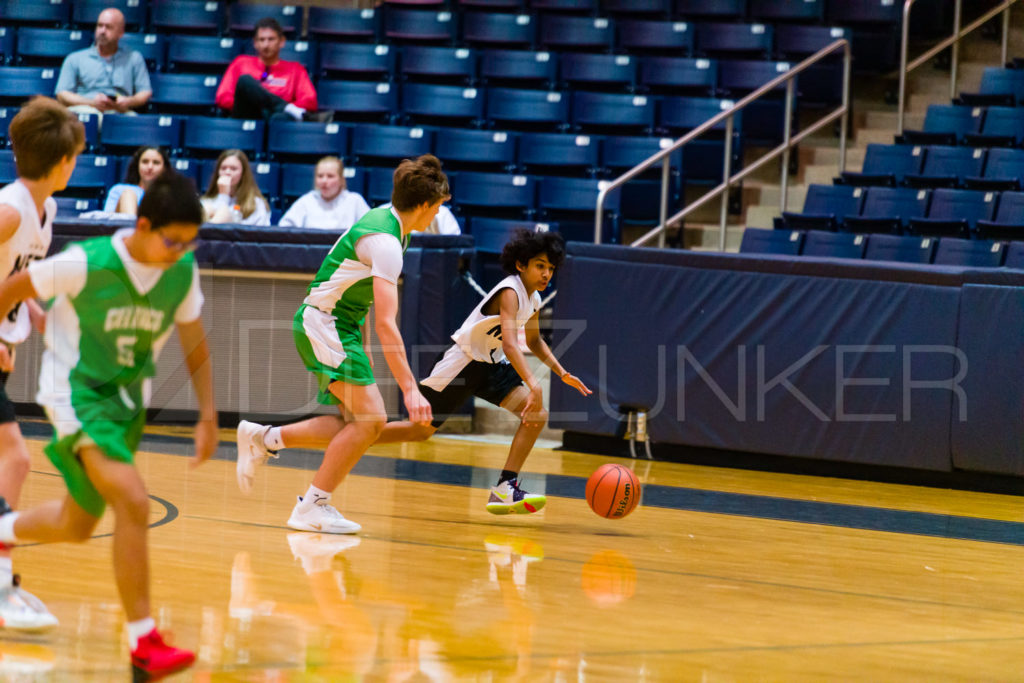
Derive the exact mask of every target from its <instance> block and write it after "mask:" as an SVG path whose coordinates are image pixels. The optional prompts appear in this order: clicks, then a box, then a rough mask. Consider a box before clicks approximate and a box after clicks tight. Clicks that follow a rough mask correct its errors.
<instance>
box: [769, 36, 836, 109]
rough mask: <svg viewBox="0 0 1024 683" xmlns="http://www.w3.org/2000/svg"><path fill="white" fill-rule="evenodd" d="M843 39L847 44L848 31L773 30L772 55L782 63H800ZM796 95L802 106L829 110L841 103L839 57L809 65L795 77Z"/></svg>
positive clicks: (834, 54) (834, 56)
mask: <svg viewBox="0 0 1024 683" xmlns="http://www.w3.org/2000/svg"><path fill="white" fill-rule="evenodd" d="M840 38H844V39H846V40H849V39H850V38H851V32H850V30H849V29H845V28H839V27H829V26H805V25H802V24H777V25H776V26H775V52H776V53H777V54H778V56H779V57H782V58H783V59H790V60H793V61H798V60H803V59H805V58H806V57H808V56H810V55H812V54H814V53H815V52H817V51H818V50H821V49H822V48H824V47H826V46H827V45H829V44H831V43H833V42H835V41H836V40H839V39H840ZM797 91H798V92H799V94H800V104H801V106H814V107H822V106H831V105H836V104H838V103H840V102H842V99H843V61H842V54H841V53H839V52H836V53H833V56H832V57H829V58H826V59H825V60H823V61H821V62H818V63H817V64H812V65H811V66H810V67H808V68H807V69H805V70H804V71H803V72H802V73H801V74H800V75H799V76H798V77H797Z"/></svg>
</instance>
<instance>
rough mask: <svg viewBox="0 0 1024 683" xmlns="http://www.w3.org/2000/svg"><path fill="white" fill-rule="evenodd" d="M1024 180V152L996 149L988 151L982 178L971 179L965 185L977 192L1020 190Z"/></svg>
mask: <svg viewBox="0 0 1024 683" xmlns="http://www.w3.org/2000/svg"><path fill="white" fill-rule="evenodd" d="M1022 179H1024V150H1021V149H1004V148H1001V147H996V148H993V149H990V150H989V151H988V156H987V159H986V160H985V171H984V172H983V174H982V176H981V177H980V178H974V177H969V178H965V179H964V184H965V185H966V186H967V187H968V188H971V189H976V190H1019V189H1021V180H1022Z"/></svg>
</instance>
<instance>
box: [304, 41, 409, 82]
mask: <svg viewBox="0 0 1024 683" xmlns="http://www.w3.org/2000/svg"><path fill="white" fill-rule="evenodd" d="M397 57H398V51H397V50H395V49H393V48H392V47H391V46H390V45H372V44H366V43H321V44H320V71H321V72H322V73H323V74H324V75H327V76H344V77H345V78H347V79H353V78H358V79H361V80H373V81H380V80H389V79H390V78H391V77H392V75H393V74H394V73H395V72H396V71H397V69H396V68H395V65H396V60H397Z"/></svg>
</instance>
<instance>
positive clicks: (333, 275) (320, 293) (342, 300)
mask: <svg viewBox="0 0 1024 683" xmlns="http://www.w3.org/2000/svg"><path fill="white" fill-rule="evenodd" d="M377 234H381V235H385V236H387V235H390V236H391V237H394V238H395V242H394V246H396V247H398V250H399V251H398V257H399V258H398V262H397V270H396V268H395V267H394V265H395V262H394V259H391V260H388V259H385V258H373V257H371V258H367V257H365V256H363V257H362V258H361V256H362V249H360V253H357V246H356V243H357V242H359V240H360V239H362V238H363V237H370V236H374V235H377ZM374 239H376V238H375V237H374ZM385 243H386V240H385ZM401 248H402V227H401V223H400V222H399V220H398V216H397V215H396V214H395V212H394V210H393V209H387V208H379V209H372V210H371V211H369V212H368V213H367V214H366V215H365V216H363V217H362V218H361V219H359V221H358V222H357V223H356V224H355V225H353V226H352V227H351V228H349V230H348V231H347V232H346V233H345V234H344V235H342V236H341V237H339V238H338V241H337V242H335V243H334V246H333V247H331V251H330V253H328V254H327V258H325V259H324V262H323V264H321V266H320V269H319V270H318V271H317V273H316V277H315V278H313V282H312V283H311V284H310V285H309V289H308V290H307V291H306V298H305V299H304V300H303V303H304V304H305V305H307V306H312V307H314V308H316V309H319V310H320V311H322V312H324V313H326V314H328V315H330V316H333V318H334V319H335V321H336V324H337V325H339V326H343V327H345V328H349V329H352V328H356V329H358V327H359V326H361V325H362V324H363V322H364V320H365V319H366V313H367V311H369V310H370V306H371V305H372V304H373V278H374V277H382V278H384V279H385V280H387V281H389V282H393V283H396V284H397V282H398V276H399V274H400V273H401V251H400V250H401Z"/></svg>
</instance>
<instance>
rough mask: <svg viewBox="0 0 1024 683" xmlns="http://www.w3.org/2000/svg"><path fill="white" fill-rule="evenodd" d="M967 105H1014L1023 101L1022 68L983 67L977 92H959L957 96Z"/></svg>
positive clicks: (1023, 71) (1023, 76)
mask: <svg viewBox="0 0 1024 683" xmlns="http://www.w3.org/2000/svg"><path fill="white" fill-rule="evenodd" d="M959 99H960V100H961V101H962V102H963V103H964V104H968V105H982V106H984V105H1005V106H1010V107H1012V106H1014V105H1015V104H1018V103H1020V102H1024V70H1022V69H1007V68H1004V67H999V66H989V67H985V70H984V71H983V72H982V74H981V87H980V88H979V89H978V92H977V93H964V92H962V93H960V98H959Z"/></svg>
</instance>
